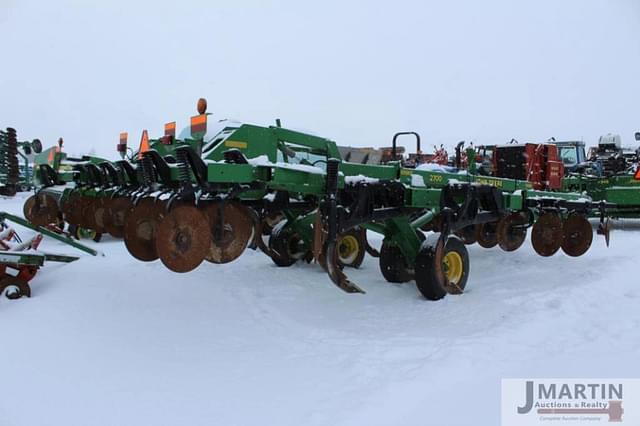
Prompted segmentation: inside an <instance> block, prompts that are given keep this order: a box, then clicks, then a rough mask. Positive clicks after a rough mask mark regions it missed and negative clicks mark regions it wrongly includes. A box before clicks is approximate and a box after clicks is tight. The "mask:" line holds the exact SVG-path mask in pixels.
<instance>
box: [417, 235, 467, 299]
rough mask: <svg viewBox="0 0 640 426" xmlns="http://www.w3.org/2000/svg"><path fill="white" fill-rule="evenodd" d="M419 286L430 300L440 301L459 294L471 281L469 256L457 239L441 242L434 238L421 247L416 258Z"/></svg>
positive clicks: (430, 237)
mask: <svg viewBox="0 0 640 426" xmlns="http://www.w3.org/2000/svg"><path fill="white" fill-rule="evenodd" d="M415 271H416V273H415V275H416V285H417V287H418V290H419V291H420V293H422V295H423V296H424V297H425V298H426V299H428V300H440V299H442V298H443V297H444V296H446V295H447V293H450V294H460V293H462V292H463V291H464V288H465V287H466V285H467V279H468V277H469V254H468V252H467V249H466V247H465V246H464V243H463V242H462V241H461V240H460V238H458V237H457V236H455V235H451V236H449V238H447V240H446V242H444V243H443V242H442V241H441V239H440V234H439V233H436V234H432V235H430V236H429V238H428V239H427V241H425V242H424V243H423V244H422V247H421V248H420V252H419V253H418V256H417V257H416V266H415Z"/></svg>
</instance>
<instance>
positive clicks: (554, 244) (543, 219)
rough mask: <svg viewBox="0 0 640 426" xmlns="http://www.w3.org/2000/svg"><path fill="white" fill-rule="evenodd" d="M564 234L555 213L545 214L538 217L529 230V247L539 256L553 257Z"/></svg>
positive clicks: (559, 219) (560, 222) (560, 221)
mask: <svg viewBox="0 0 640 426" xmlns="http://www.w3.org/2000/svg"><path fill="white" fill-rule="evenodd" d="M563 238H564V233H563V231H562V219H561V218H560V215H559V214H557V213H552V212H546V213H543V214H541V215H540V217H538V220H537V221H536V223H534V224H533V228H532V229H531V245H532V246H533V249H534V250H535V251H536V253H538V254H539V255H540V256H543V257H548V256H553V255H554V254H556V252H557V251H558V250H559V249H560V246H561V245H562V240H563Z"/></svg>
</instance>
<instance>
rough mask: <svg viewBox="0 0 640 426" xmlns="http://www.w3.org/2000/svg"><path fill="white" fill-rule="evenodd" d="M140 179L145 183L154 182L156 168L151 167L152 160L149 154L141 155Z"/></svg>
mask: <svg viewBox="0 0 640 426" xmlns="http://www.w3.org/2000/svg"><path fill="white" fill-rule="evenodd" d="M142 181H143V182H144V184H145V185H151V184H152V183H154V182H156V170H155V168H154V167H153V160H152V159H151V157H150V156H148V155H146V154H143V155H142Z"/></svg>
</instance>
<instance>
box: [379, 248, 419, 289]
mask: <svg viewBox="0 0 640 426" xmlns="http://www.w3.org/2000/svg"><path fill="white" fill-rule="evenodd" d="M378 263H379V265H380V272H382V276H383V277H384V279H385V280H387V281H389V282H390V283H406V282H408V281H411V279H412V278H413V270H412V269H411V267H410V266H409V264H408V262H407V259H406V258H405V257H404V254H402V251H400V247H398V246H397V245H395V244H394V243H393V242H392V241H390V240H388V239H386V238H385V239H384V240H382V247H381V248H380V257H379V261H378Z"/></svg>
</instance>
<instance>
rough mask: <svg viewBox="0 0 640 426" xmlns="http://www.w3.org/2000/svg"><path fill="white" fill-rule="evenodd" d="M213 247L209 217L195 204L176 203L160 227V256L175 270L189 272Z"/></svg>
mask: <svg viewBox="0 0 640 426" xmlns="http://www.w3.org/2000/svg"><path fill="white" fill-rule="evenodd" d="M210 247H211V227H210V226H209V221H208V218H207V216H206V215H205V214H204V213H203V212H202V211H200V210H198V209H197V208H196V207H195V206H193V205H186V204H185V205H179V206H177V207H175V208H174V209H172V210H171V211H170V212H169V213H168V214H167V215H166V216H165V217H164V219H162V221H161V222H160V224H159V226H158V228H157V229H156V250H157V251H158V256H160V260H161V261H162V263H163V264H164V265H165V266H166V267H167V268H169V269H171V270H172V271H174V272H189V271H191V270H193V269H195V268H197V267H198V265H200V264H201V263H202V261H203V260H204V258H205V256H207V253H208V252H209V249H210Z"/></svg>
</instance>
